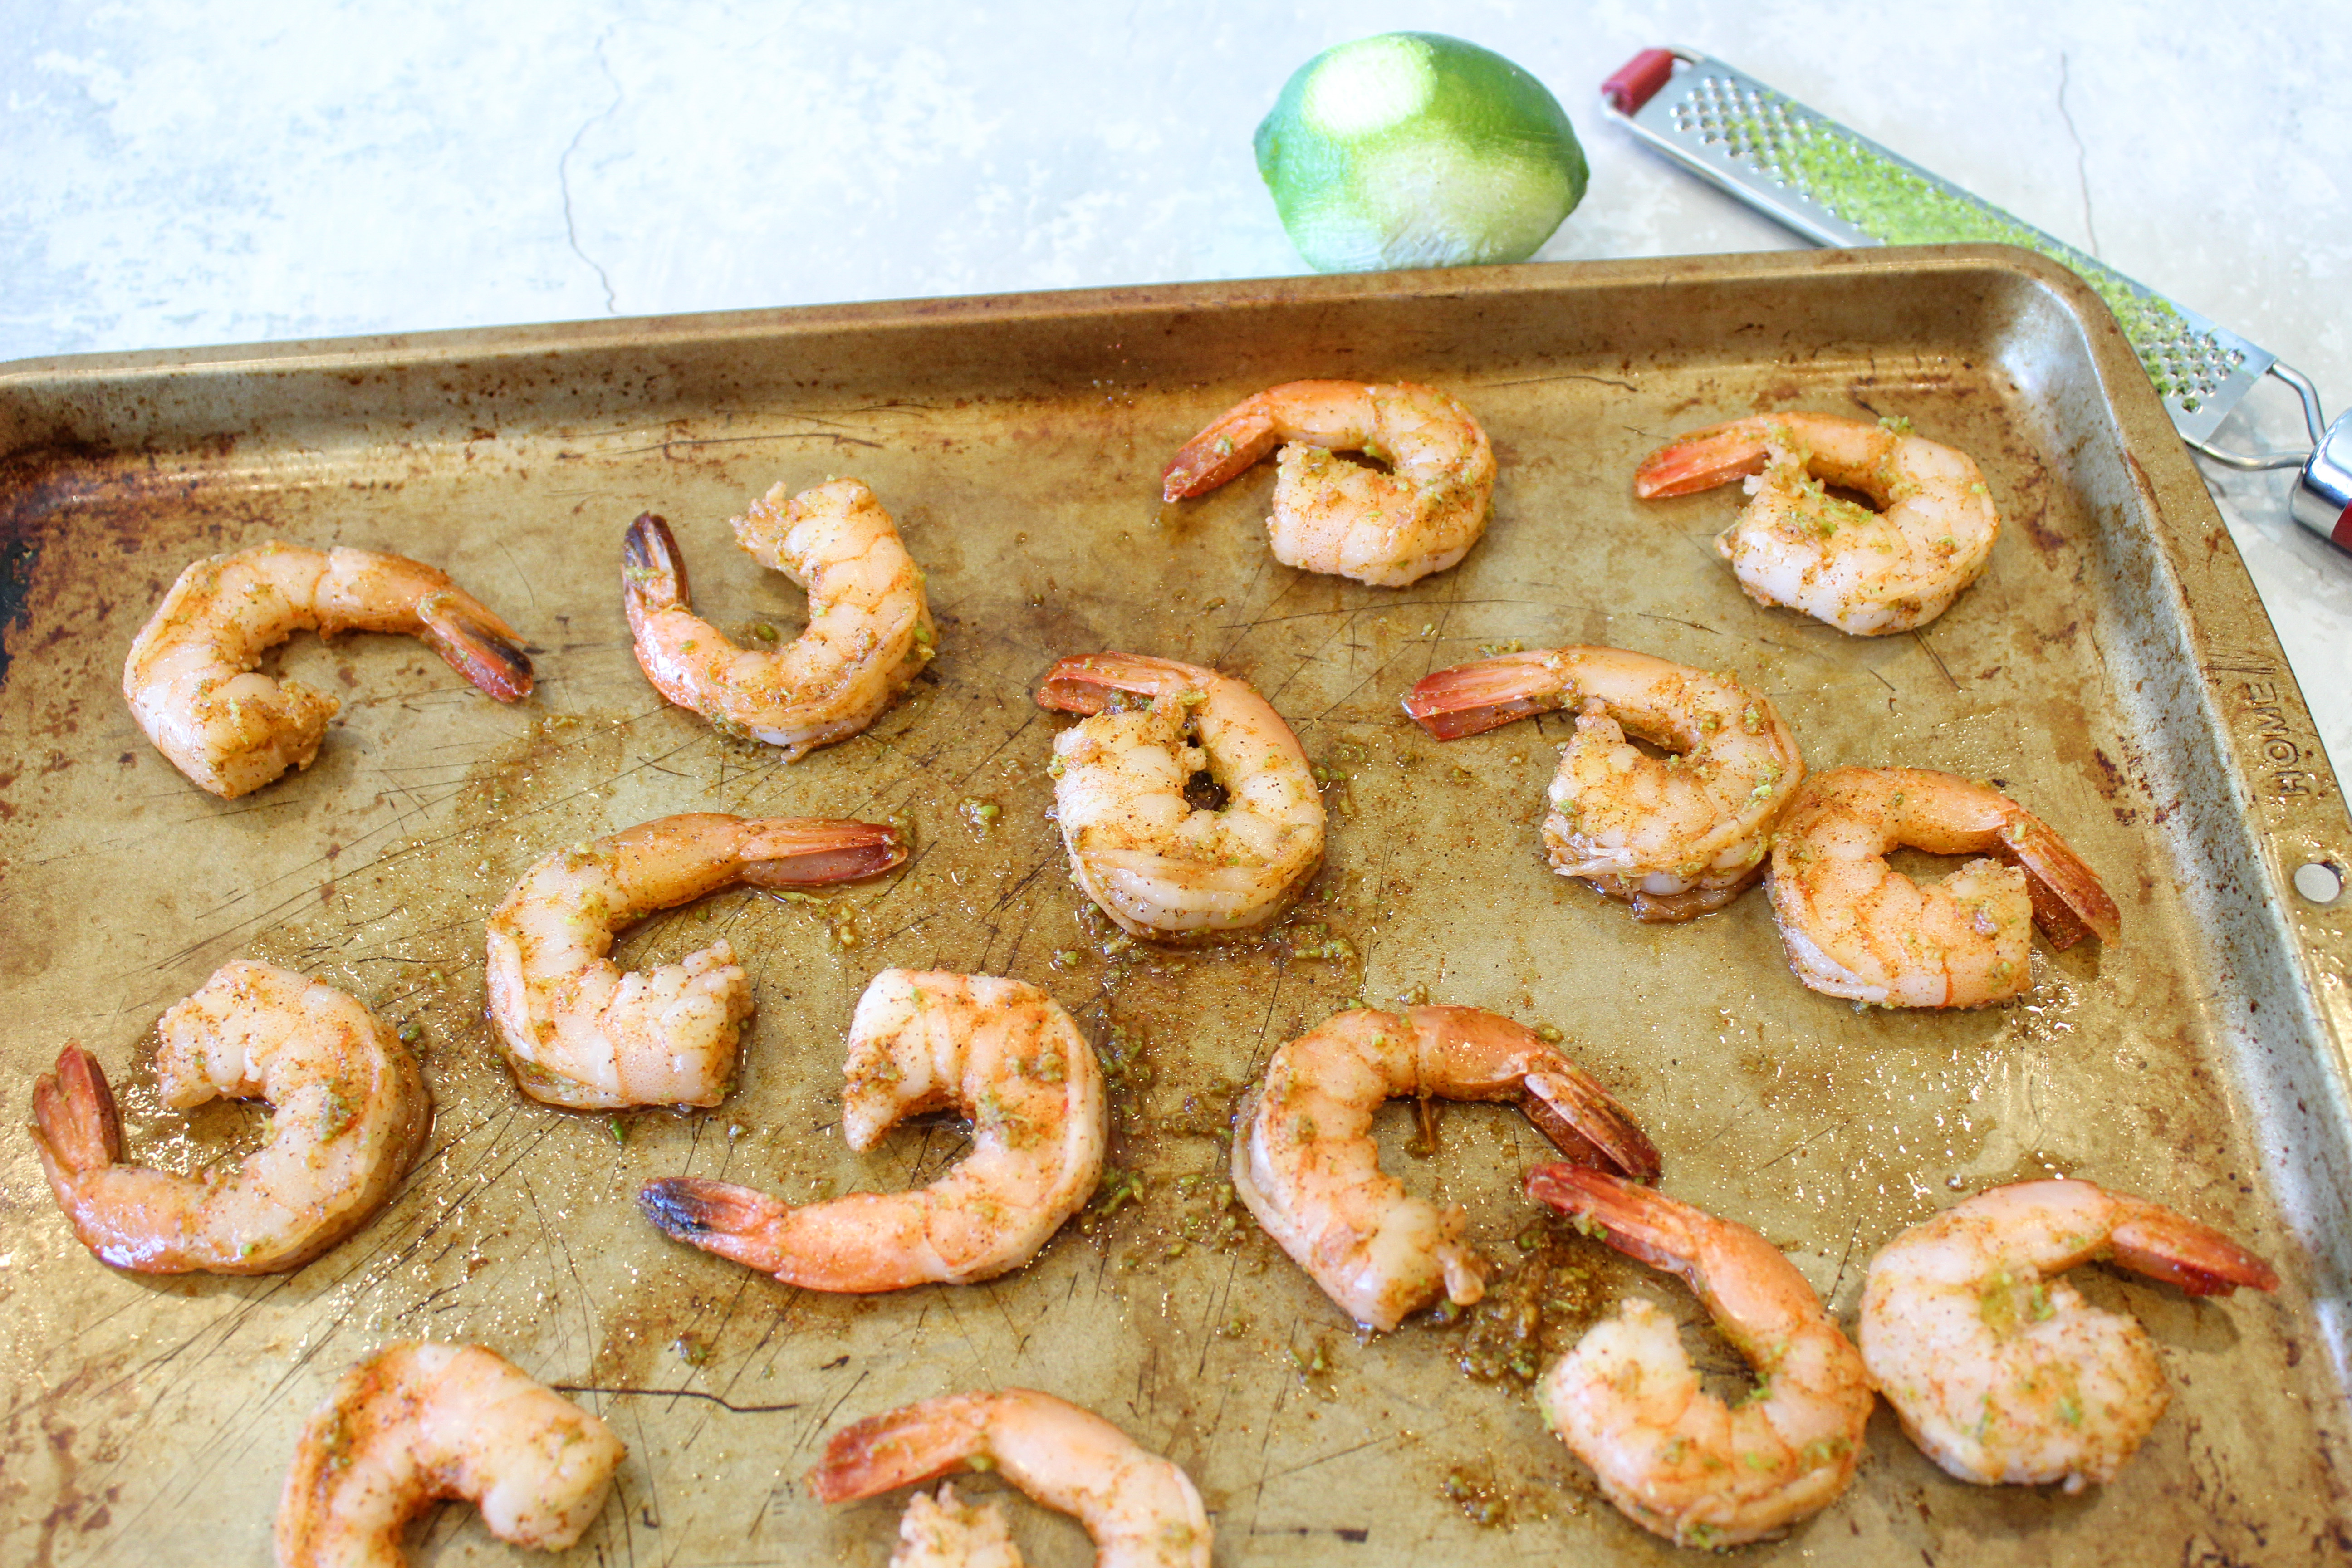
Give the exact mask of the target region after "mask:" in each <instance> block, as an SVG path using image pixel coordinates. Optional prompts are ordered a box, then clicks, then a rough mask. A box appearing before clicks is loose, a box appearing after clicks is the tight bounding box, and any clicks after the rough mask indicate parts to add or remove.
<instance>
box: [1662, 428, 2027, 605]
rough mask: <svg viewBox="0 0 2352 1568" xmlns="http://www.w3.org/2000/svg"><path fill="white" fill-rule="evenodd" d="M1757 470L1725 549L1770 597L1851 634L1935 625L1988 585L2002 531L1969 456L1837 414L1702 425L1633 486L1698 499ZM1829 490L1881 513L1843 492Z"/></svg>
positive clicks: (1738, 573)
mask: <svg viewBox="0 0 2352 1568" xmlns="http://www.w3.org/2000/svg"><path fill="white" fill-rule="evenodd" d="M1743 476H1745V477H1747V479H1748V494H1749V495H1751V496H1752V497H1754V498H1755V499H1753V500H1750V501H1749V502H1748V506H1747V508H1746V510H1742V511H1741V512H1740V514H1739V516H1738V518H1737V519H1736V520H1734V521H1733V522H1732V524H1731V526H1730V527H1729V528H1727V529H1726V530H1724V531H1723V532H1722V533H1721V534H1720V535H1719V536H1718V537H1717V539H1716V542H1715V548H1716V552H1717V554H1719V555H1721V556H1722V557H1723V558H1724V559H1725V560H1726V561H1728V562H1730V563H1731V572H1732V575H1733V576H1735V577H1737V578H1738V580H1739V585H1740V587H1741V588H1742V589H1743V590H1745V591H1746V593H1747V595H1748V597H1749V598H1751V599H1753V600H1755V601H1756V602H1757V603H1758V604H1759V605H1768V606H1769V605H1789V606H1790V608H1791V609H1798V610H1802V611H1803V612H1804V613H1805V614H1807V615H1809V616H1813V617H1814V618H1815V619H1817V620H1823V621H1827V622H1828V623H1829V624H1830V625H1832V626H1835V627H1837V628H1838V630H1840V631H1842V632H1852V633H1853V634H1855V635H1856V636H1860V637H1881V636H1884V635H1885V634H1886V633H1888V632H1907V631H1909V630H1911V629H1912V628H1913V627H1914V626H1926V625H1927V623H1928V622H1929V621H1932V620H1934V619H1935V618H1936V617H1937V616H1940V615H1942V614H1943V613H1944V611H1945V610H1946V609H1947V608H1948V607H1949V606H1950V605H1951V603H1952V601H1953V600H1954V599H1956V598H1958V597H1959V594H1960V590H1961V589H1963V588H1965V587H1967V586H1968V585H1969V584H1971V583H1973V582H1975V581H1976V580H1977V577H1978V576H1979V574H1981V573H1982V572H1983V571H1984V569H1985V563H1986V562H1987V561H1988V560H1990V559H1991V556H1992V546H1993V541H1994V540H1995V539H1997V538H1999V537H2000V511H1999V510H1998V509H1996V508H1995V507H1994V506H1993V504H1992V495H1991V493H1990V491H1989V490H1988V489H1986V488H1985V482H1984V474H1983V473H1982V472H1981V471H1980V470H1979V468H1977V465H1976V462H1975V460H1974V459H1973V458H1969V455H1968V454H1967V453H1965V452H1960V451H1956V450H1954V449H1953V448H1952V447H1947V446H1944V445H1942V444H1941V443H1939V442H1935V441H1930V440H1927V439H1926V438H1925V437H1918V436H1912V435H1907V434H1902V433H1899V432H1897V431H1895V430H1894V429H1890V428H1888V427H1887V426H1885V424H1875V425H1874V424H1868V423H1865V422H1864V421H1863V420H1860V419H1847V418H1844V417H1843V416H1838V415H1834V414H1759V415H1756V416H1753V417H1750V418H1747V419H1735V420H1733V421H1731V423H1729V424H1727V425H1717V426H1712V427H1711V428H1708V429H1706V430H1695V431H1693V432H1692V433H1691V434H1689V435H1687V436H1685V437H1682V438H1681V439H1680V440H1677V441H1675V442H1674V443H1673V444H1672V445H1670V446H1666V447H1660V448H1659V449H1658V450H1656V451H1654V452H1653V453H1651V454H1650V455H1649V456H1648V457H1647V458H1643V460H1642V467H1641V469H1640V471H1638V472H1637V473H1636V474H1635V475H1634V476H1633V493H1634V494H1635V495H1637V496H1641V497H1642V498H1643V499H1644V500H1649V499H1653V498H1656V497H1661V496H1680V495H1688V494H1690V493H1691V492H1693V491H1694V490H1704V489H1713V488H1714V487H1715V486H1717V485H1721V484H1728V483H1730V482H1731V481H1732V480H1733V479H1739V478H1742V477H1743ZM1824 484H1832V485H1839V486H1843V488H1845V489H1851V490H1858V491H1860V492H1861V493H1862V494H1864V495H1865V496H1868V497H1869V498H1870V500H1872V501H1873V502H1874V503H1875V504H1876V506H1877V507H1878V508H1879V510H1876V511H1873V510H1871V509H1870V508H1869V507H1866V506H1863V505H1860V504H1859V503H1857V502H1854V501H1850V500H1844V499H1843V498H1842V497H1839V496H1834V495H1832V494H1830V493H1829V491H1828V490H1826V489H1823V488H1822V487H1823V485H1824Z"/></svg>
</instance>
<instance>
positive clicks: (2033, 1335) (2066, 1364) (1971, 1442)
mask: <svg viewBox="0 0 2352 1568" xmlns="http://www.w3.org/2000/svg"><path fill="white" fill-rule="evenodd" d="M2091 1258H2107V1259H2109V1260H2111V1261H2112V1262H2114V1263H2116V1264H2117V1265H2119V1266H2121V1267H2123V1268H2129V1269H2132V1270H2133V1271H2135V1272H2137V1273H2140V1274H2146V1275H2149V1276H2151V1277H2153V1278H2155V1279H2168V1280H2170V1281H2171V1282H2172V1283H2173V1284H2175V1285H2178V1286H2179V1287H2180V1288H2181V1289H2183V1290H2186V1291H2187V1292H2189V1294H2190V1295H2192V1296H2215V1295H2220V1296H2226V1295H2228V1294H2229V1293H2230V1292H2231V1291H2232V1290H2234V1289H2237V1288H2238V1287H2239V1286H2241V1285H2251V1286H2252V1287H2253V1288H2254V1289H2257V1290H2273V1289H2277V1288H2278V1275H2277V1274H2276V1273H2274V1272H2273V1270H2272V1268H2271V1267H2270V1265H2269V1264H2267V1263H2264V1262H2263V1260H2262V1259H2261V1258H2256V1257H2255V1256H2254V1255H2253V1254H2252V1253H2251V1252H2248V1251H2247V1250H2246V1249H2245V1248H2243V1247H2240V1246H2239V1245H2238V1244H2237V1243H2235V1242H2233V1241H2231V1239H2230V1238H2229V1237H2225V1236H2223V1235H2222V1234H2221V1232H2219V1231H2217V1230H2213V1229H2211V1228H2210V1227H2209V1226H2202V1225H2200V1224H2198V1223H2197V1222H2196V1221H2195V1220H2192V1219H2190V1218H2189V1217H2188V1216H2187V1215H2179V1214H2175V1213H2174V1212H2173V1211H2172V1210H2170V1209H2168V1208H2165V1207H2164V1206H2162V1205H2158V1204H2152V1203H2149V1202H2148V1201H2147V1200H2146V1199H2144V1198H2135V1197H2126V1196H2125V1195H2123V1194H2119V1193H2110V1192H2106V1191H2104V1190H2102V1189H2101V1188H2099V1187H2096V1186H2094V1185H2093V1184H2090V1183H2089V1182H2073V1181H2057V1182H2019V1183H2016V1184H2012V1185H2010V1186H2005V1187H1994V1188H1991V1189H1990V1190H1989V1191H1986V1192H1981V1193H1979V1194H1976V1195H1975V1196H1974V1197H1972V1198H1969V1199H1966V1200H1965V1201H1963V1202H1961V1203H1959V1204H1958V1205H1955V1206H1953V1207H1951V1208H1948V1209H1946V1210H1945V1211H1944V1212H1943V1213H1942V1214H1939V1215H1936V1217H1935V1218H1933V1219H1930V1220H1927V1221H1925V1222H1923V1223H1921V1224H1919V1225H1915V1226H1912V1227H1911V1228H1910V1229H1908V1230H1906V1231H1905V1232H1904V1233H1903V1234H1902V1235H1900V1236H1898V1237H1895V1239H1894V1240H1893V1241H1890V1242H1888V1243H1887V1244H1886V1245H1885V1247H1882V1248H1880V1249H1879V1253H1878V1256H1877V1257H1875V1258H1872V1259H1871V1260H1870V1273H1869V1276H1868V1278H1867V1279H1865V1281H1864V1285H1863V1290H1862V1331H1861V1336H1860V1337H1861V1340H1862V1359H1863V1363H1864V1365H1865V1366H1867V1367H1868V1368H1869V1369H1870V1381H1871V1382H1872V1383H1873V1384H1875V1385H1876V1387H1877V1389H1878V1391H1879V1392H1880V1393H1881V1394H1885V1395H1886V1398H1887V1402H1888V1403H1889V1404H1891V1405H1894V1406H1895V1414H1896V1415H1899V1416H1901V1417H1902V1418H1903V1429H1904V1430H1905V1431H1906V1432H1908V1433H1910V1434H1911V1440H1912V1441H1913V1442H1915V1443H1916V1444H1918V1445H1919V1447H1920V1448H1921V1449H1922V1450H1923V1451H1925V1452H1926V1454H1927V1457H1928V1458H1931V1459H1933V1460H1935V1461H1936V1463H1937V1464H1938V1465H1941V1466H1942V1467H1943V1468H1945V1469H1946V1470H1948V1471H1949V1472H1950V1473H1951V1474H1953V1475H1955V1476H1957V1477H1958V1478H1959V1479H1961V1480H1964V1481H1977V1482H1979V1483H1983V1484H1987V1485H1990V1484H1993V1483H1996V1482H2001V1481H2014V1482H2019V1483H2021V1484H2023V1485H2027V1486H2039V1485H2042V1484H2044V1483H2046V1482H2050V1481H2063V1482H2064V1483H2065V1488H2066V1489H2067V1490H2068V1491H2070V1492H2075V1491H2080V1490H2082V1489H2083V1488H2084V1486H2085V1485H2086V1484H2088V1483H2090V1482H2093V1481H2096V1482H2099V1483H2101V1484H2102V1485H2104V1484H2105V1483H2106V1482H2108V1481H2111V1480H2113V1479H2115V1478H2116V1473H2117V1472H2118V1471H2120V1470H2121V1469H2122V1468H2123V1467H2124V1463H2125V1461H2126V1460H2127V1459H2129V1458H2131V1457H2132V1455H2133V1453H2134V1452H2135V1451H2137V1449H2138V1447H2139V1445H2140V1440H2141V1439H2142V1438H2144V1437H2146V1436H2147V1434H2148V1432H2149V1430H2150V1429H2151V1428H2152V1427H2154V1426H2155V1425H2156V1422H2157V1417H2158V1416H2159V1415H2163V1414H2164V1407H2165V1405H2166V1404H2167V1403H2168V1401H2169V1400H2170V1398H2171V1394H2170V1393H2169V1391H2168V1390H2167V1388H2166V1387H2165V1382H2164V1366H2163V1363H2161V1362H2160V1361H2159V1360H2158V1357H2157V1353H2156V1346H2155V1344H2154V1343H2153V1342H2150V1341H2149V1339H2148V1336H2147V1330H2145V1329H2143V1328H2141V1327H2140V1326H2139V1323H2138V1322H2137V1321H2136V1320H2134V1319H2132V1318H2129V1317H2126V1316H2124V1315H2122V1314H2120V1313H2116V1312H2106V1311H2102V1310H2099V1309H2098V1308H2096V1307H2094V1306H2092V1305H2091V1304H2090V1303H2089V1302H2087V1301H2085V1300H2083V1298H2082V1296H2081V1295H2080V1294H2078V1293H2077V1292H2076V1291H2075V1290H2074V1287H2072V1286H2070V1285H2068V1284H2067V1283H2066V1282H2065V1281H2064V1280H2063V1279H2061V1280H2054V1281H2053V1279H2051V1276H2053V1275H2054V1274H2057V1273H2059V1272H2060V1271H2061V1270H2063V1269H2067V1268H2073V1267H2074V1265H2076V1264H2078V1263H2083V1262H2087V1261H2088V1260H2090V1259H2091Z"/></svg>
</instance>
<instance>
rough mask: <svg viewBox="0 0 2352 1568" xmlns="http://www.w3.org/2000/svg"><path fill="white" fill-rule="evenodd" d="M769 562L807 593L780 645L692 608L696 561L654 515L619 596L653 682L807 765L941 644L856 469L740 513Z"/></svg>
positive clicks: (632, 530)
mask: <svg viewBox="0 0 2352 1568" xmlns="http://www.w3.org/2000/svg"><path fill="white" fill-rule="evenodd" d="M733 527H734V530H735V537H736V540H737V541H738V542H740V544H741V545H742V546H743V548H744V549H746V550H748V551H750V552H751V553H752V555H753V556H755V557H756V558H758V560H759V562H760V563H761V565H763V566H766V567H769V568H771V569H772V570H774V571H777V572H782V574H785V575H786V576H788V577H790V578H791V579H792V580H793V582H795V583H797V584H801V585H802V586H803V587H804V588H806V589H807V590H808V629H807V630H806V631H804V632H803V633H802V634H801V635H800V637H797V638H796V639H794V641H793V644H792V646H791V647H786V648H782V649H781V650H775V651H763V650H761V649H755V648H740V647H736V646H735V645H734V644H733V643H731V642H730V641H728V640H727V638H726V637H725V636H723V635H722V634H721V633H720V632H719V629H718V628H717V627H716V626H712V625H711V624H710V623H709V621H706V620H704V619H703V618H702V617H701V616H698V615H696V614H695V613H694V608H693V605H692V604H691V602H690V601H689V599H688V595H687V586H686V560H685V557H683V556H681V555H680V554H679V553H678V549H677V540H676V539H674V538H673V537H671V534H670V531H669V524H668V523H667V522H665V521H662V520H661V519H660V518H658V517H656V516H655V515H654V514H653V513H651V512H646V513H645V514H644V515H642V516H640V517H639V518H638V519H637V521H635V522H633V523H631V524H630V525H629V531H628V534H627V537H626V538H625V540H624V541H623V546H622V556H623V559H624V561H625V563H626V564H625V566H624V568H623V570H622V574H621V600H622V605H623V606H624V607H625V609H626V610H627V611H628V616H629V635H630V636H631V637H634V638H635V642H636V649H637V663H638V665H639V666H640V667H641V668H643V669H644V670H645V672H646V679H647V680H650V681H652V682H653V683H654V689H656V690H657V691H659V692H660V693H661V694H662V695H663V696H664V697H666V698H667V699H668V700H670V701H672V702H675V703H677V705H678V706H679V707H681V708H688V709H691V710H694V711H695V712H697V713H699V714H701V715H702V716H703V717H704V718H705V719H708V720H709V721H710V722H711V723H712V725H714V726H715V727H717V728H718V729H719V731H722V732H724V733H727V734H732V735H739V736H749V737H751V739H752V740H755V741H764V742H767V743H768V744H770V745H772V746H782V748H783V749H784V761H786V762H788V763H790V762H797V761H798V760H799V759H800V758H801V757H803V756H804V755H805V754H807V753H808V752H811V751H814V749H815V748H817V747H819V746H824V745H830V744H832V743H833V742H835V741H844V740H847V739H848V738H849V737H850V736H852V735H855V734H856V733H857V732H858V731H861V730H863V729H865V728H866V726H867V725H868V724H871V723H872V722H874V721H875V720H877V719H878V718H880V717H881V716H882V712H883V710H885V709H887V708H888V707H889V706H890V703H891V701H892V700H893V699H895V698H896V697H897V696H898V693H899V692H901V691H903V690H905V689H906V686H907V682H908V681H910V680H912V679H915V677H916V676H917V675H918V674H919V673H920V672H921V670H922V668H923V666H925V665H926V664H928V663H929V662H930V659H931V655H932V654H933V653H935V652H937V651H938V645H939V630H938V628H937V627H936V626H933V625H932V624H931V610H930V605H929V602H928V601H927V599H926V598H925V596H924V593H923V572H922V568H920V567H919V566H917V565H916V564H915V563H914V559H913V558H912V557H911V556H909V555H908V553H907V547H906V545H904V544H903V543H901V542H899V539H898V525H897V524H896V523H894V522H892V521H891V520H890V514H889V513H888V512H887V511H885V510H882V503H881V502H880V501H878V500H875V499H874V492H873V491H872V490H870V489H866V486H865V485H864V484H863V483H861V482H860V481H858V480H856V479H834V480H831V481H830V482H828V483H825V484H823V485H819V486H818V487H817V488H816V489H811V490H803V491H802V492H801V493H800V494H799V495H796V496H793V497H792V498H790V499H789V500H787V499H786V498H785V495H784V487H783V486H782V484H778V485H776V486H775V487H774V488H772V489H770V490H769V491H768V493H767V494H766V495H765V496H762V497H761V499H760V500H756V501H753V502H752V503H751V508H750V510H748V511H747V512H746V513H745V514H744V515H743V516H741V517H739V518H736V519H734V520H733Z"/></svg>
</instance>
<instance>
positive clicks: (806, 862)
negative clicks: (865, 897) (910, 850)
mask: <svg viewBox="0 0 2352 1568" xmlns="http://www.w3.org/2000/svg"><path fill="white" fill-rule="evenodd" d="M742 856H743V859H744V860H745V862H746V864H745V866H744V867H743V871H742V877H743V880H745V881H747V882H752V883H756V884H758V885H759V886H761V887H763V888H795V887H811V886H814V885H816V884H819V883H824V882H846V881H853V880H855V879H857V878H860V877H873V876H878V875H880V874H881V873H882V872H884V871H887V870H889V869H890V868H892V867H894V866H897V865H898V864H899V863H900V862H901V861H903V860H905V859H906V858H907V845H906V841H905V840H904V839H903V838H901V837H899V835H898V829H897V828H895V827H891V826H887V825H886V824H883V823H879V822H851V821H845V820H828V819H825V818H822V817H803V818H796V819H780V820H775V821H771V822H768V823H766V824H764V825H762V826H761V827H760V828H759V829H758V830H757V831H756V832H755V833H754V834H753V835H752V836H751V838H750V840H749V841H748V842H747V843H746V844H744V846H743V847H742Z"/></svg>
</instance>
